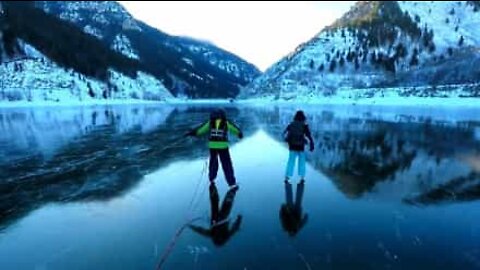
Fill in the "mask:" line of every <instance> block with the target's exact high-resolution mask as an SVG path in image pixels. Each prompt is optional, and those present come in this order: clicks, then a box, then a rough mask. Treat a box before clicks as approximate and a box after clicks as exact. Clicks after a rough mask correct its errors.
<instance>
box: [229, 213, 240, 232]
mask: <svg viewBox="0 0 480 270" xmlns="http://www.w3.org/2000/svg"><path fill="white" fill-rule="evenodd" d="M240 224H242V216H241V215H238V217H237V219H236V220H235V222H234V223H233V225H232V230H231V231H230V236H232V235H234V234H235V233H236V232H237V231H238V230H240Z"/></svg>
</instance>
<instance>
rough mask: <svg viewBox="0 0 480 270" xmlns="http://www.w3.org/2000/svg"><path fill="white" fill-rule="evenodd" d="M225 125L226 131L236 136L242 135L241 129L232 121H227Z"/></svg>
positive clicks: (240, 136)
mask: <svg viewBox="0 0 480 270" xmlns="http://www.w3.org/2000/svg"><path fill="white" fill-rule="evenodd" d="M227 127H228V131H230V132H231V133H233V134H234V135H236V136H238V137H239V138H240V139H241V138H242V137H243V132H242V130H241V129H240V128H239V127H238V126H237V125H235V124H234V123H232V122H230V121H227Z"/></svg>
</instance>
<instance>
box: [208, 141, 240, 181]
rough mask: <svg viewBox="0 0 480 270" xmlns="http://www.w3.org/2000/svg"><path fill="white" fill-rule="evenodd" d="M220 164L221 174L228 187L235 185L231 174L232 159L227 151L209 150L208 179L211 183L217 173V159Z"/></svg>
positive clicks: (233, 176)
mask: <svg viewBox="0 0 480 270" xmlns="http://www.w3.org/2000/svg"><path fill="white" fill-rule="evenodd" d="M219 157H220V161H221V162H222V168H223V173H224V174H225V179H226V180H227V183H228V185H229V186H231V185H235V184H236V182H237V181H236V180H235V175H234V173H233V166H232V159H231V158H230V152H229V151H228V148H227V149H210V164H209V167H208V169H209V171H208V177H209V179H210V181H211V182H213V181H214V180H215V178H216V177H217V172H218V158H219Z"/></svg>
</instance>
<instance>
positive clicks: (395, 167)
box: [0, 105, 480, 270]
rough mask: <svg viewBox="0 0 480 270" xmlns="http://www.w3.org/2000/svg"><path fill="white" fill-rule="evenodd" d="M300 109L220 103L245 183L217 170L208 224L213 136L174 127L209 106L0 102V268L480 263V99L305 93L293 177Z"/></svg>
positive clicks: (200, 116) (201, 116) (193, 120)
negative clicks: (475, 103)
mask: <svg viewBox="0 0 480 270" xmlns="http://www.w3.org/2000/svg"><path fill="white" fill-rule="evenodd" d="M296 107H298V106H294V105H292V106H288V105H285V106H280V107H274V106H273V105H266V106H254V107H247V106H228V107H227V108H226V111H227V114H228V116H229V118H230V119H231V120H233V121H234V122H235V123H237V125H238V126H240V127H241V128H242V129H243V130H244V134H245V137H244V138H243V139H242V140H238V139H236V138H232V140H231V141H232V143H231V149H230V150H231V156H232V159H233V164H234V169H235V173H236V177H237V179H238V182H239V185H240V189H239V190H238V192H236V193H232V192H230V193H227V191H228V188H227V184H226V183H225V180H224V176H223V173H222V172H221V171H220V172H219V177H218V178H217V181H216V188H217V190H216V192H217V194H218V207H220V209H219V210H220V212H221V213H220V215H223V216H226V219H225V221H224V222H222V223H221V224H220V225H217V226H215V227H213V229H212V228H211V227H210V217H211V211H212V202H213V209H214V208H217V202H216V201H215V200H211V199H210V198H212V197H213V198H215V196H214V194H215V190H214V189H211V188H209V186H208V180H207V176H206V166H207V158H208V149H207V148H206V141H205V139H194V138H187V139H183V138H182V137H181V135H182V134H184V133H185V132H186V131H188V130H189V128H192V127H195V126H196V125H198V124H200V123H201V122H202V121H203V120H205V119H207V118H208V115H209V113H210V111H211V110H212V108H211V107H208V106H207V105H198V106H193V107H189V106H187V105H185V106H163V107H162V106H153V105H142V106H105V107H103V106H99V107H91V108H89V107H72V108H68V107H62V108H54V107H50V108H48V107H47V108H35V109H33V108H23V109H13V108H12V109H2V110H0V172H1V174H2V176H3V178H2V179H1V180H0V269H5V270H7V269H8V270H10V269H12V270H13V269H15V270H17V269H18V270H22V269H34V270H47V269H48V270H49V269H156V268H157V266H158V264H159V262H160V261H161V260H162V258H164V259H166V260H165V261H164V263H163V264H162V265H161V269H209V270H212V269H239V270H244V269H248V270H250V269H480V218H479V217H480V200H479V199H480V110H475V109H465V110H462V109H444V110H441V109H438V110H434V109H419V108H411V109H393V108H389V107H375V108H369V107H355V106H350V107H342V106H332V107H325V106H318V105H317V106H307V107H305V108H303V109H304V111H305V113H306V115H307V118H308V123H309V125H310V129H311V130H312V133H313V137H314V139H315V146H316V149H315V151H314V152H313V153H310V152H309V153H308V154H307V160H308V164H307V176H306V183H305V185H303V186H302V185H298V184H297V183H298V177H296V178H294V179H293V180H292V181H291V182H292V184H291V186H286V185H285V184H284V182H283V178H284V170H285V163H286V160H287V157H288V148H287V146H286V145H285V143H284V142H283V141H282V138H281V132H282V131H283V129H284V128H285V126H286V125H287V124H288V123H289V122H290V120H291V118H292V117H293V114H294V113H295V110H296ZM286 193H291V195H292V197H293V205H292V207H291V209H294V210H292V212H296V213H295V214H296V215H295V214H292V215H291V216H288V215H286V214H285V211H284V210H285V204H286ZM212 194H213V195H212ZM226 197H227V200H224V198H226ZM296 198H298V199H299V200H297V201H295V199H296ZM295 205H296V206H295ZM222 208H223V209H222ZM282 208H283V210H282ZM292 212H290V213H292ZM189 220H193V222H191V224H190V225H192V226H183V225H185V224H186V223H187V221H189ZM182 228H183V230H182ZM179 231H180V232H181V234H179V236H178V237H175V234H176V233H177V232H179ZM172 239H173V241H172ZM170 244H173V246H172V248H171V249H168V248H167V247H168V246H169V245H170ZM166 251H167V252H166Z"/></svg>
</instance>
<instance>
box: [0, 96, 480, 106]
mask: <svg viewBox="0 0 480 270" xmlns="http://www.w3.org/2000/svg"><path fill="white" fill-rule="evenodd" d="M209 104H212V105H213V104H224V105H252V106H264V105H299V104H304V105H322V106H329V105H343V106H387V107H459V108H460V107H469V108H479V109H480V98H473V97H448V98H441V97H373V98H357V99H353V98H342V97H338V96H334V97H325V98H315V97H312V98H307V97H301V98H293V99H289V100H286V99H274V98H273V97H262V98H251V99H240V100H234V101H233V102H232V101H231V100H230V99H195V100H182V99H170V100H164V101H152V100H138V99H135V100H130V99H128V100H124V99H111V100H88V101H78V100H76V101H59V102H56V101H33V102H28V101H0V108H1V109H4V108H26V107H84V106H85V107H90V106H110V105H112V106H113V105H115V106H117V105H118V106H120V105H161V106H163V105H209Z"/></svg>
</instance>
